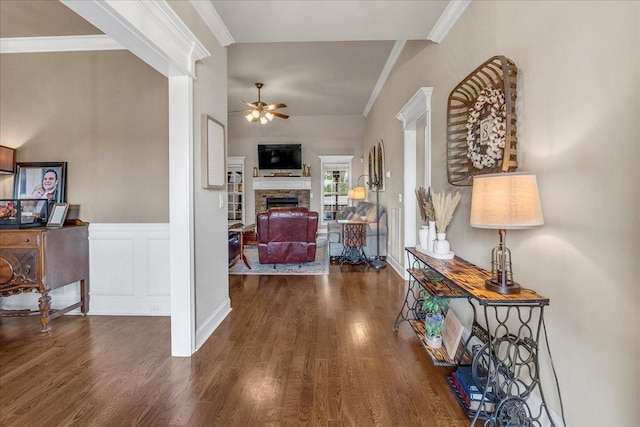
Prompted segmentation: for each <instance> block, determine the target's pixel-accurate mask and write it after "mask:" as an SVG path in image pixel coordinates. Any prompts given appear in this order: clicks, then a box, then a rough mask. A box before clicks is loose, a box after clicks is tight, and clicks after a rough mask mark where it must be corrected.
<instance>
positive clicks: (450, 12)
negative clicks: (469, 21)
mask: <svg viewBox="0 0 640 427" xmlns="http://www.w3.org/2000/svg"><path fill="white" fill-rule="evenodd" d="M470 4H471V0H451V1H450V2H449V4H448V5H447V7H446V9H445V10H444V12H442V15H440V18H438V21H437V22H436V24H435V25H434V26H433V28H432V29H431V32H429V35H428V36H427V40H431V41H432V42H435V43H440V42H441V41H442V40H444V37H445V36H446V35H447V34H448V33H449V30H451V28H453V25H454V24H455V23H456V21H457V20H458V18H460V16H462V13H463V12H464V11H465V10H466V9H467V7H468V6H469V5H470Z"/></svg>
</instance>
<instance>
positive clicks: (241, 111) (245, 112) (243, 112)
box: [229, 110, 253, 114]
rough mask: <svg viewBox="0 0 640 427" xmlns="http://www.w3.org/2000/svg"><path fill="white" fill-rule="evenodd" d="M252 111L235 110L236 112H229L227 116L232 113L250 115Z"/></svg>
mask: <svg viewBox="0 0 640 427" xmlns="http://www.w3.org/2000/svg"><path fill="white" fill-rule="evenodd" d="M252 111H253V110H236V111H229V114H232V113H242V114H249V113H251V112H252Z"/></svg>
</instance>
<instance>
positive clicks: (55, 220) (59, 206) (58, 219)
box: [47, 203, 69, 227]
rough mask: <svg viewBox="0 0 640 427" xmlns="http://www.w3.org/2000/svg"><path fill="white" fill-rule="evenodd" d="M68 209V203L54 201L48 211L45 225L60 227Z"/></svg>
mask: <svg viewBox="0 0 640 427" xmlns="http://www.w3.org/2000/svg"><path fill="white" fill-rule="evenodd" d="M68 210H69V203H54V204H53V207H52V208H51V212H49V221H47V227H62V226H63V225H64V220H65V218H66V217H67V211H68Z"/></svg>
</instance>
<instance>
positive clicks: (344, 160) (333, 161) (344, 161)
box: [318, 156, 353, 225]
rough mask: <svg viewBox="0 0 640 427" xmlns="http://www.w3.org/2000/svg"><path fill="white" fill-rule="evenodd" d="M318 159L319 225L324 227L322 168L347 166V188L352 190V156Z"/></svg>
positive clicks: (321, 157) (325, 222) (322, 157)
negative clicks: (326, 166)
mask: <svg viewBox="0 0 640 427" xmlns="http://www.w3.org/2000/svg"><path fill="white" fill-rule="evenodd" d="M318 157H319V158H320V225H326V224H327V221H325V219H324V167H325V165H340V166H343V165H346V166H348V174H349V188H353V181H352V179H353V173H352V169H353V167H352V162H353V156H318Z"/></svg>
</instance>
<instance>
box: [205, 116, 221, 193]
mask: <svg viewBox="0 0 640 427" xmlns="http://www.w3.org/2000/svg"><path fill="white" fill-rule="evenodd" d="M225 151H226V143H225V135H224V125H223V124H222V123H220V122H219V121H217V120H215V119H214V118H213V117H211V116H209V115H207V114H203V115H202V152H201V157H202V188H224V187H225V184H226V162H227V156H226V152H225Z"/></svg>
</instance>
